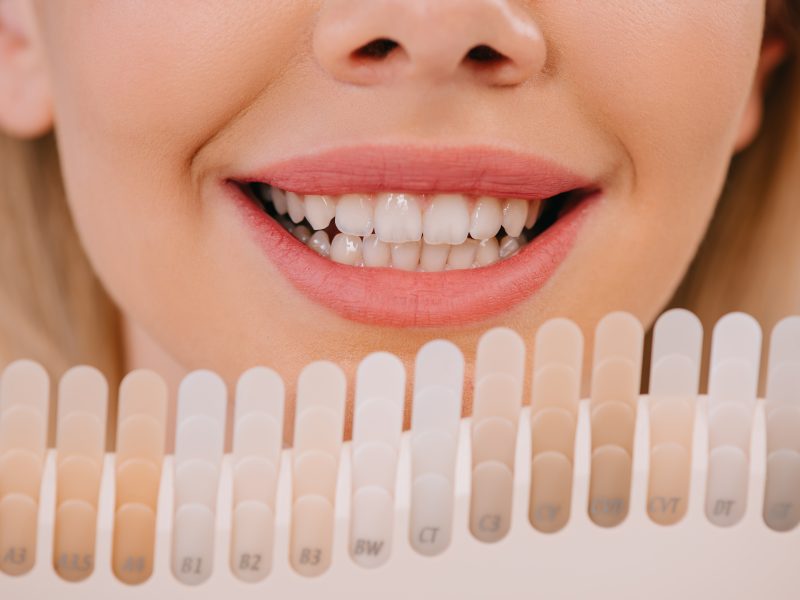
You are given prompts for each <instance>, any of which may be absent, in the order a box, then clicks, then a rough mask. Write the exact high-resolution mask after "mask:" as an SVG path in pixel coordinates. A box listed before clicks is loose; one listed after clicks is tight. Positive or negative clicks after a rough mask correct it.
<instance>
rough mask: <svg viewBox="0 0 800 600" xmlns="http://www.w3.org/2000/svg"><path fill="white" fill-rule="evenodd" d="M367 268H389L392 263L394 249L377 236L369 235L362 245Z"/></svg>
mask: <svg viewBox="0 0 800 600" xmlns="http://www.w3.org/2000/svg"><path fill="white" fill-rule="evenodd" d="M361 253H362V254H363V255H364V266H365V267H388V266H389V265H390V264H391V262H392V249H391V248H390V247H389V244H387V243H386V242H382V241H380V240H379V239H378V236H377V235H375V234H372V235H368V236H366V237H365V238H364V242H363V243H362V244H361Z"/></svg>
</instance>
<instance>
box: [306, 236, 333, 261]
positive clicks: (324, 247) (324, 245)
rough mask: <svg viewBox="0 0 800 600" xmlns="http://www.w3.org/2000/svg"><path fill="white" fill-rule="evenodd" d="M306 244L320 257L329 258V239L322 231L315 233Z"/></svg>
mask: <svg viewBox="0 0 800 600" xmlns="http://www.w3.org/2000/svg"><path fill="white" fill-rule="evenodd" d="M307 244H308V247H309V248H311V249H312V250H313V251H314V252H316V253H317V254H320V255H322V256H330V254H331V242H330V238H329V237H328V234H327V233H325V232H324V231H315V232H314V235H312V236H311V237H310V238H308V242H307Z"/></svg>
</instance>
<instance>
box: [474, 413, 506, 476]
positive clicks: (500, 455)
mask: <svg viewBox="0 0 800 600" xmlns="http://www.w3.org/2000/svg"><path fill="white" fill-rule="evenodd" d="M516 434H517V430H516V427H514V425H513V424H512V423H511V421H508V420H506V419H503V418H502V417H489V418H486V419H483V420H482V421H481V422H480V423H478V424H477V425H475V426H474V427H473V428H472V444H471V449H472V466H475V465H477V464H480V463H482V462H484V461H487V460H499V461H500V462H502V463H504V464H505V465H507V466H508V468H509V469H511V468H513V467H514V453H515V452H516V442H517V440H516Z"/></svg>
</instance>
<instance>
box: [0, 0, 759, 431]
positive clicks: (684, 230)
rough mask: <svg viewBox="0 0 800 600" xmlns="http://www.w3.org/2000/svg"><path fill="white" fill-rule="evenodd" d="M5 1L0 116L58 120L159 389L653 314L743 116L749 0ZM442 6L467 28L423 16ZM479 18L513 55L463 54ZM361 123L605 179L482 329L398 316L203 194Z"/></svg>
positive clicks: (95, 256)
mask: <svg viewBox="0 0 800 600" xmlns="http://www.w3.org/2000/svg"><path fill="white" fill-rule="evenodd" d="M0 1H6V2H10V6H9V7H8V8H9V9H10V15H11V17H9V19H8V20H9V22H10V21H12V20H13V19H12V17H14V18H16V21H17V22H18V24H19V29H20V30H21V32H22V33H20V35H28V36H29V38H30V39H29V40H28V42H27V43H28V44H29V46H30V47H29V49H28V50H27V51H28V52H30V53H31V55H32V56H34V57H35V58H36V60H37V61H38V62H37V63H36V64H37V65H39V68H37V69H33V72H32V73H27V72H26V73H27V74H25V73H22V70H21V69H18V70H15V67H14V66H13V64H12V62H11V61H10V60H6V59H5V58H4V59H3V62H2V63H0V73H2V76H3V78H7V79H10V80H12V81H14V82H16V83H17V85H18V86H19V87H20V88H24V89H26V90H28V93H29V94H30V95H32V96H33V97H35V98H36V99H38V102H35V103H34V102H31V103H30V108H29V109H28V110H22V109H20V108H19V107H18V106H16V112H15V111H14V110H12V108H9V107H13V106H15V105H14V104H13V103H12V101H11V100H10V99H9V98H7V97H3V98H2V99H1V100H0V102H1V104H0V118H2V121H0V124H1V125H3V126H4V128H6V129H7V130H9V131H11V130H13V131H14V132H15V133H18V134H20V135H33V134H35V133H36V132H39V131H46V130H47V129H48V128H49V127H51V126H54V127H55V129H56V132H57V137H58V143H59V149H60V153H61V160H62V164H63V171H64V176H65V183H66V187H67V192H68V196H69V203H70V207H71V210H72V213H73V215H74V218H75V222H76V224H77V227H78V230H79V234H80V236H81V239H82V241H83V243H84V245H85V248H86V251H87V252H88V255H89V257H90V259H91V261H92V264H93V265H94V267H95V268H96V270H97V272H98V274H99V276H100V277H101V279H102V281H103V282H104V284H105V285H106V287H107V289H108V290H109V292H110V293H111V295H112V297H113V298H114V299H115V301H116V302H117V303H118V304H119V306H120V308H121V310H122V312H123V314H124V316H125V321H126V331H127V332H128V333H127V344H128V349H129V357H128V359H129V365H128V367H129V368H133V367H136V366H143V365H144V366H150V367H156V368H159V369H160V370H162V371H164V372H166V373H167V374H168V375H169V376H170V377H171V378H172V379H173V385H174V383H175V381H174V380H175V379H176V378H177V377H178V376H179V374H180V373H181V372H182V371H183V370H186V369H192V368H200V367H209V368H213V369H215V370H217V371H219V372H220V373H221V374H222V375H223V376H224V377H225V378H226V379H227V380H228V381H229V382H230V383H233V382H235V380H236V378H237V376H238V374H239V373H240V372H241V371H242V370H244V369H245V368H247V367H250V366H252V365H254V364H265V365H268V366H271V367H273V368H275V369H277V370H278V371H279V372H280V373H281V375H282V376H283V377H284V378H285V380H286V382H287V391H288V394H289V395H288V398H289V399H291V398H292V397H293V393H294V382H295V380H296V377H297V374H298V372H299V370H300V369H301V368H302V367H303V366H304V365H305V364H307V363H308V362H310V361H311V360H314V359H322V358H325V359H331V360H334V361H336V362H338V363H340V364H341V365H342V366H343V367H344V368H345V370H346V371H347V373H348V376H349V378H350V385H351V388H352V383H353V374H354V372H355V367H356V365H357V363H358V361H359V360H360V359H361V358H362V357H363V356H364V355H366V354H367V353H369V352H370V351H373V350H388V351H390V352H394V353H397V354H398V355H399V356H400V357H401V358H402V359H403V360H404V361H405V362H406V364H407V366H408V368H409V374H410V377H409V379H410V380H411V379H412V376H411V373H413V368H412V367H413V357H414V354H415V352H416V351H417V349H418V348H419V346H420V345H421V344H423V343H424V342H425V341H427V340H430V339H434V338H436V337H446V338H448V339H451V340H452V341H454V342H455V343H456V344H458V345H459V346H460V347H461V348H462V349H463V351H464V354H465V356H466V358H467V363H468V369H467V372H468V374H469V372H470V366H471V365H470V363H471V361H472V358H473V357H474V349H475V346H476V344H477V339H478V337H479V335H480V334H481V333H482V332H483V331H485V330H486V329H487V328H489V327H491V326H495V325H506V326H510V327H513V328H515V329H517V330H518V331H519V332H520V333H522V334H523V336H524V337H525V338H526V341H527V342H528V348H529V349H532V347H533V336H534V334H535V331H536V329H537V327H538V326H539V325H540V324H541V323H542V322H543V321H544V320H546V319H548V318H550V317H554V316H567V317H570V318H573V319H575V320H576V321H577V322H578V324H579V325H581V327H582V328H583V329H584V331H585V332H586V333H587V338H590V337H591V336H590V335H589V334H590V333H591V331H592V330H593V329H594V326H595V323H596V322H597V320H598V319H599V318H601V317H602V316H603V315H605V314H606V313H608V312H610V311H613V310H618V309H623V310H628V311H631V312H632V313H634V314H635V315H636V316H637V317H639V318H640V319H641V320H642V321H643V322H644V323H645V324H646V325H649V324H650V323H651V322H652V320H653V319H654V318H655V317H656V316H657V314H658V313H659V312H660V311H661V309H662V307H663V306H664V304H665V303H666V302H667V300H668V299H669V297H670V295H671V294H672V292H673V290H674V289H675V287H676V286H677V284H678V283H679V281H680V279H681V277H682V276H683V274H684V272H685V270H686V269H687V267H688V265H689V263H690V261H691V258H692V256H693V255H694V253H695V251H696V249H697V246H698V244H699V242H700V241H701V239H702V236H703V234H704V231H705V228H706V226H707V224H708V222H709V219H710V217H711V215H712V213H713V210H714V207H715V204H716V201H717V198H718V196H719V193H720V190H721V186H722V184H723V182H724V178H725V175H726V171H727V167H728V164H729V161H730V159H731V157H732V155H733V154H734V152H735V151H736V149H737V148H741V147H742V146H744V145H745V144H746V143H747V142H748V141H749V140H750V139H751V138H752V136H753V134H754V133H755V130H756V129H757V127H758V122H759V119H760V110H761V107H760V103H761V97H760V90H759V86H758V82H759V81H760V78H761V77H762V76H763V72H764V71H765V70H766V69H768V68H769V65H768V64H767V62H769V61H765V59H764V55H763V54H762V52H761V49H762V48H761V42H762V39H761V38H762V31H763V26H764V22H763V19H764V17H763V14H764V0H718V1H715V2H697V1H696V0H676V1H675V2H670V3H661V2H653V1H646V0H642V1H637V2H630V1H629V0H609V1H607V2H583V1H581V0H558V1H555V0H545V1H543V2H532V1H521V0H520V1H515V2H510V1H506V0H492V1H490V0H474V2H470V3H464V2H460V1H455V0H448V1H441V2H437V3H434V2H425V1H422V0H403V1H402V2H401V1H400V0H393V1H388V0H337V1H325V0H316V1H310V0H303V1H297V0H291V1H289V0H284V1H279V0H271V1H263V0H242V1H241V2H237V4H236V9H235V10H233V9H232V8H231V4H230V2H227V1H225V0H212V1H208V2H194V1H188V0H186V1H185V0H179V1H174V2H147V3H146V4H147V7H146V10H145V9H143V6H142V2H141V0H111V1H103V2H98V1H96V0H73V1H71V2H52V1H50V0H39V1H34V2H32V4H31V0H0ZM376 5H380V6H379V8H380V10H375V8H374V7H375V6H376ZM386 14H389V15H391V16H392V18H388V19H387V18H383V17H381V18H379V17H378V16H376V15H386ZM15 15H16V17H15ZM28 17H30V18H28ZM454 22H460V23H462V24H464V25H463V26H462V27H461V28H459V29H458V31H462V32H466V33H463V34H461V35H450V36H449V37H448V36H446V35H444V34H441V33H440V32H441V31H447V27H448V23H454ZM488 22H491V23H493V29H494V31H495V33H497V32H499V34H497V36H496V39H497V40H500V41H498V42H497V43H498V44H502V43H504V42H502V40H505V39H509V38H510V37H513V35H512V34H513V32H515V31H516V32H517V33H519V32H520V31H522V32H523V33H524V35H527V36H529V39H530V40H532V41H531V42H530V43H529V44H514V43H509V44H508V45H507V46H504V47H503V51H504V52H505V53H506V55H507V56H508V57H509V58H510V59H512V61H514V62H513V64H515V65H517V67H518V68H517V69H514V68H511V70H510V72H509V70H508V69H507V70H506V71H504V72H503V73H501V74H498V73H492V72H491V70H489V71H488V72H487V71H486V70H480V69H478V70H476V69H474V68H473V67H472V66H470V65H468V64H467V63H465V62H464V61H461V60H460V58H459V57H463V56H464V54H465V53H466V52H467V51H468V50H469V49H470V48H472V47H473V46H475V45H477V44H481V43H489V42H487V39H489V38H487V39H483V38H482V37H481V36H482V35H485V31H486V30H487V28H486V27H481V26H480V24H481V23H488ZM25 32H28V33H27V34H26V33H25ZM375 38H391V39H394V40H396V41H397V42H398V43H399V44H400V51H399V52H398V53H395V55H394V57H393V58H391V59H390V60H385V61H383V62H380V61H379V62H376V63H373V64H372V65H371V66H369V67H368V68H367V69H366V70H365V69H364V68H363V66H355V65H352V64H350V63H349V62H348V60H347V57H348V56H349V55H350V53H351V52H352V51H353V50H355V49H357V48H358V47H359V46H361V45H363V44H364V43H365V42H367V41H370V40H372V39H375ZM501 84H502V85H501ZM25 86H27V87H25ZM21 113H24V114H21ZM376 141H380V142H385V143H390V142H397V143H411V144H421V145H425V144H438V145H461V144H481V145H492V146H497V147H504V148H513V149H518V150H521V151H524V152H530V153H534V154H539V155H541V156H546V157H550V158H553V159H555V160H557V161H559V162H560V163H561V164H564V165H566V166H568V167H570V168H573V169H575V170H576V171H578V172H581V173H589V174H592V176H594V177H596V178H597V179H598V180H599V181H601V182H602V185H603V187H604V190H605V197H604V199H603V200H602V201H601V203H600V204H599V205H598V206H595V207H594V210H593V211H592V214H591V217H590V218H589V219H587V222H585V223H584V224H583V227H582V230H581V233H580V235H579V236H578V239H577V240H576V242H575V245H574V247H573V249H572V251H571V253H570V254H569V256H567V258H566V260H565V261H564V262H563V264H562V265H561V267H560V268H559V269H558V270H557V272H556V273H555V275H554V276H553V278H552V279H551V280H550V281H549V282H548V283H547V285H545V286H544V288H543V289H542V290H541V291H540V292H539V293H537V294H536V295H534V296H532V297H531V298H529V299H528V300H526V301H524V302H522V303H521V304H519V305H517V306H516V307H514V308H513V309H512V310H509V311H508V312H506V313H504V314H502V315H501V316H500V317H498V318H492V319H491V320H488V321H484V322H480V323H478V324H474V323H473V324H470V325H467V326H453V327H447V328H420V329H404V330H403V331H402V334H400V335H398V331H397V330H396V329H393V328H391V327H377V326H371V325H365V324H360V323H354V322H351V321H348V320H346V319H344V318H342V317H339V316H337V315H335V314H334V313H332V312H331V311H329V310H327V309H325V308H323V307H321V306H318V305H316V304H315V303H313V302H312V301H311V300H309V299H307V298H305V297H304V296H302V295H300V294H299V293H298V292H297V291H296V290H295V289H294V288H293V287H292V286H291V285H289V284H288V283H287V281H286V280H285V279H284V278H283V277H282V276H281V275H280V273H279V271H278V270H277V269H276V267H275V266H274V265H271V264H270V263H269V261H268V260H265V256H264V255H263V252H262V251H261V249H260V248H259V247H258V245H257V244H256V243H255V242H254V241H253V239H252V238H251V237H250V236H247V235H243V230H242V226H241V223H240V219H239V217H238V215H237V213H236V210H235V208H234V207H233V206H232V204H231V203H230V202H225V201H223V200H224V199H223V198H221V197H220V196H219V195H218V194H216V193H214V192H213V191H212V190H213V189H214V186H213V185H212V184H213V183H214V182H217V181H219V179H220V178H221V177H225V175H226V174H229V173H231V172H232V171H235V170H236V169H237V168H240V167H241V166H242V165H243V164H248V165H250V164H254V163H259V162H260V163H263V164H267V163H269V162H273V161H277V160H280V159H283V158H286V157H289V156H293V155H296V154H301V153H303V152H305V151H308V150H310V149H319V148H327V147H335V146H337V145H344V144H347V145H351V144H364V143H370V142H376ZM587 341H588V343H587V350H589V351H590V349H591V343H590V340H587ZM587 353H588V352H587ZM471 385H472V383H471V381H469V380H468V382H467V384H466V386H465V390H467V391H468V392H469V391H470V390H471ZM350 396H351V398H352V389H351V390H350ZM289 418H291V410H290V411H288V414H287V419H289Z"/></svg>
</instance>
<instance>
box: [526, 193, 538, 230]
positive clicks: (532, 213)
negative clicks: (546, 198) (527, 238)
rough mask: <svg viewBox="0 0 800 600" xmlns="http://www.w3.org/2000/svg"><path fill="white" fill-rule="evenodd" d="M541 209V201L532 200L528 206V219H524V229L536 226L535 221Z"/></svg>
mask: <svg viewBox="0 0 800 600" xmlns="http://www.w3.org/2000/svg"><path fill="white" fill-rule="evenodd" d="M541 208H542V201H541V200H534V201H532V202H531V203H530V205H529V206H528V218H527V219H525V228H526V229H530V228H531V227H533V226H534V225H536V221H537V220H538V219H539V211H540V210H541Z"/></svg>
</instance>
